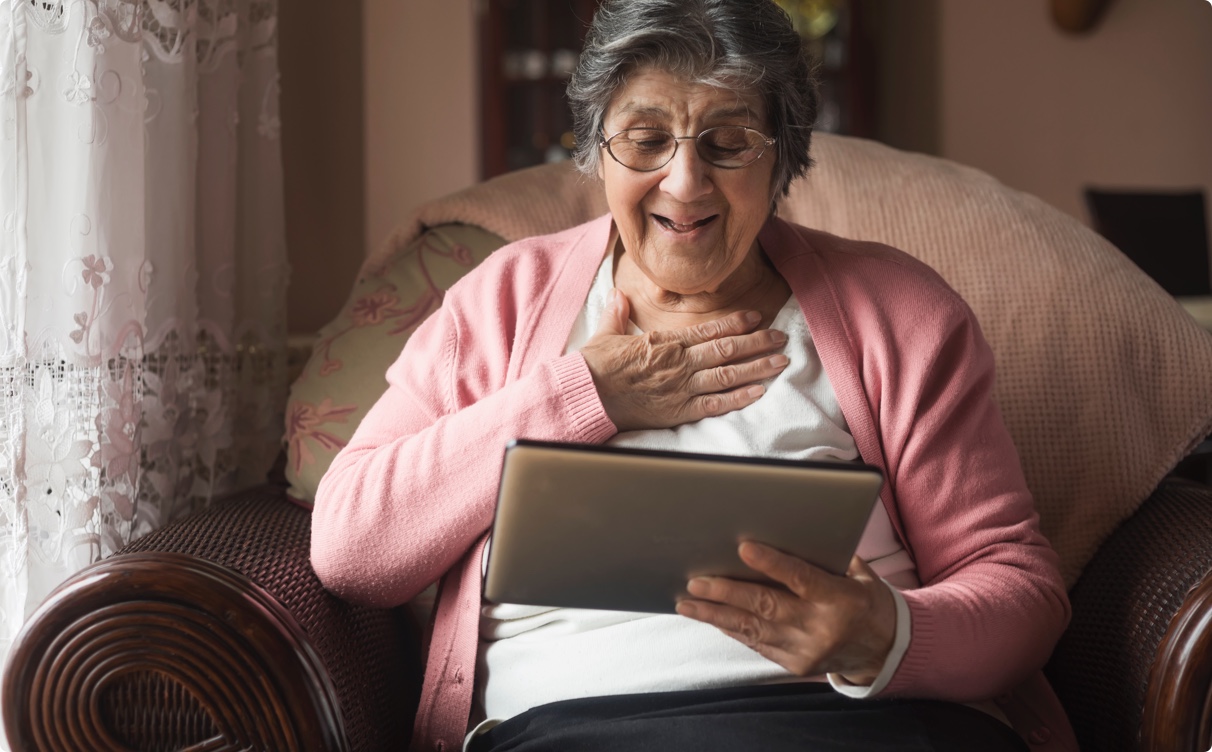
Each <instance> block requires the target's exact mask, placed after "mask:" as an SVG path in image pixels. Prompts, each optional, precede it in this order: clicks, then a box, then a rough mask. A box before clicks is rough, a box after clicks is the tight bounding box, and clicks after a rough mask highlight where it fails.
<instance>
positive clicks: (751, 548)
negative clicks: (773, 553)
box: [737, 541, 766, 559]
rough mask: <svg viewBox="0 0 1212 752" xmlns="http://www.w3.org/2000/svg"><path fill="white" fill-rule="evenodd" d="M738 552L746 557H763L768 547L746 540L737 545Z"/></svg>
mask: <svg viewBox="0 0 1212 752" xmlns="http://www.w3.org/2000/svg"><path fill="white" fill-rule="evenodd" d="M737 553H739V554H740V555H741V556H743V557H745V558H746V559H761V558H762V557H763V556H765V555H766V547H765V546H763V545H762V544H761V543H754V542H753V541H745V542H744V543H742V544H741V545H739V546H737Z"/></svg>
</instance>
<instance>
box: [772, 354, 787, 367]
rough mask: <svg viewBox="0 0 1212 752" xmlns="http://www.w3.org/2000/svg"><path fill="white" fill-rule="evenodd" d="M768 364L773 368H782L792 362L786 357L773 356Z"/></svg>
mask: <svg viewBox="0 0 1212 752" xmlns="http://www.w3.org/2000/svg"><path fill="white" fill-rule="evenodd" d="M768 362H769V363H770V367H771V368H782V367H784V366H786V365H787V364H788V363H790V362H791V358H788V357H787V356H786V355H771V356H770V360H769V361H768Z"/></svg>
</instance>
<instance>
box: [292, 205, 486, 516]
mask: <svg viewBox="0 0 1212 752" xmlns="http://www.w3.org/2000/svg"><path fill="white" fill-rule="evenodd" d="M503 243H504V241H503V240H502V239H501V238H500V237H498V236H496V235H494V234H492V233H490V232H488V231H486V230H483V229H480V228H479V227H473V226H471V225H463V224H448V225H442V226H441V227H436V228H432V229H428V230H425V231H424V232H421V233H420V234H419V235H417V236H416V237H414V238H413V239H412V240H411V241H410V242H408V243H406V244H404V245H403V246H401V247H398V248H396V249H395V252H394V253H393V254H391V255H390V256H389V257H387V263H383V264H379V265H376V266H375V267H373V268H371V267H368V268H366V269H364V270H363V271H362V273H361V274H360V275H359V276H358V279H357V281H356V282H355V283H354V287H353V290H352V291H351V292H350V294H349V299H348V300H347V301H346V302H345V306H344V307H343V308H342V309H341V313H340V314H339V315H338V316H337V318H336V319H335V320H333V321H332V322H331V323H330V324H328V325H327V326H325V327H324V328H323V329H321V330H320V332H319V334H318V338H317V340H316V342H315V344H314V345H313V347H312V354H311V357H310V358H309V359H308V361H307V363H306V364H305V365H304V366H303V371H302V373H301V374H300V376H299V377H298V379H296V381H295V382H294V384H293V386H292V387H291V390H290V397H289V399H288V401H287V404H286V436H285V442H286V451H287V466H286V479H287V481H288V482H289V483H290V490H289V492H288V493H289V495H290V497H291V499H292V500H294V501H295V502H296V503H299V504H302V505H304V506H307V507H310V506H311V505H312V504H313V502H314V501H315V496H316V487H317V486H318V485H319V483H320V478H321V476H323V475H324V472H325V471H326V470H328V466H329V464H331V463H332V460H333V458H334V457H336V455H337V452H339V451H340V450H341V448H342V447H344V446H345V444H346V443H348V442H349V439H350V437H352V436H353V432H354V429H356V428H357V427H358V423H359V422H361V420H362V417H363V416H364V415H366V412H367V411H368V410H369V409H370V407H371V405H373V404H374V403H375V402H376V401H378V399H379V397H380V396H382V395H383V392H384V391H386V390H387V379H386V374H387V368H388V366H390V365H391V364H392V363H393V362H395V360H396V358H397V357H399V355H400V350H401V349H402V348H403V347H404V343H405V342H406V341H407V340H408V336H409V335H410V334H412V332H413V330H414V329H416V327H417V325H418V324H420V323H421V322H422V321H424V320H425V317H427V316H428V315H429V314H430V313H432V312H433V311H435V310H437V308H438V306H439V305H440V304H441V302H442V294H443V292H444V291H445V290H446V289H447V288H449V287H450V286H451V285H452V284H454V283H455V281H457V280H458V279H459V278H460V277H462V276H463V275H464V274H466V273H467V271H468V270H469V269H471V268H472V267H474V266H475V265H476V264H478V263H480V262H481V261H483V260H484V258H485V257H487V256H488V254H489V253H491V252H492V251H494V250H496V249H497V248H499V247H500V246H501V245H502V244H503Z"/></svg>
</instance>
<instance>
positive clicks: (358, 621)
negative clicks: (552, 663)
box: [4, 486, 420, 752]
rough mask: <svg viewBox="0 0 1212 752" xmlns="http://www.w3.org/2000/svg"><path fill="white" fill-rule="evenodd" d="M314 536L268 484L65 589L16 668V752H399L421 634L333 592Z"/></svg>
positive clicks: (41, 611)
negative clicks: (325, 582) (319, 564)
mask: <svg viewBox="0 0 1212 752" xmlns="http://www.w3.org/2000/svg"><path fill="white" fill-rule="evenodd" d="M310 528H311V515H310V514H309V513H308V512H307V511H306V510H304V509H301V508H299V507H297V506H295V505H293V504H291V503H290V502H288V501H287V500H286V498H285V492H284V490H283V489H282V488H280V487H277V486H263V487H259V488H255V489H251V490H249V491H244V492H241V493H239V494H236V495H234V496H232V497H230V498H229V499H227V500H225V501H221V502H217V503H216V504H215V505H213V506H212V507H211V508H209V509H207V510H205V511H203V512H201V513H198V514H195V515H191V516H189V517H187V518H185V519H183V520H181V521H179V522H177V523H174V524H172V525H170V526H168V527H165V528H164V529H162V530H159V531H156V532H154V533H151V534H149V535H147V536H145V537H144V538H142V539H140V540H138V541H136V542H135V543H133V544H131V545H130V546H128V547H127V548H125V549H123V550H122V551H120V552H118V553H117V554H115V555H114V556H112V557H110V558H108V559H106V560H104V561H101V562H98V563H97V564H94V565H92V566H90V567H87V568H86V569H84V570H82V571H81V572H79V573H77V574H76V575H75V576H73V577H72V578H70V579H69V580H68V581H67V582H65V583H64V584H63V585H61V586H60V587H59V588H57V589H56V590H55V592H54V593H52V594H51V595H50V597H48V598H47V600H46V601H45V602H44V603H43V604H42V605H41V606H40V607H39V608H38V610H37V611H36V612H35V613H34V615H33V616H32V617H31V618H30V620H29V622H28V623H27V624H26V625H25V627H24V628H23V629H22V631H21V634H20V635H19V636H18V638H17V641H16V643H15V644H14V647H13V651H12V653H11V655H10V660H9V665H8V667H7V668H6V670H5V675H4V697H5V706H4V722H5V727H6V730H7V733H8V736H9V740H10V743H11V744H12V747H13V748H14V749H21V750H63V749H98V750H99V749H133V750H152V749H184V750H190V751H196V752H202V751H203V750H227V749H232V750H235V749H272V750H362V749H364V750H378V749H402V748H403V747H404V746H405V745H406V744H407V741H406V740H407V738H408V734H409V733H410V730H411V729H410V726H411V711H412V709H413V708H415V706H416V697H417V693H418V691H419V684H420V657H419V655H418V653H417V648H418V643H419V641H418V631H417V629H416V627H415V624H414V622H413V621H412V619H411V618H410V617H409V616H408V615H407V613H406V612H405V611H404V610H394V611H386V610H378V609H369V608H361V607H356V606H351V605H349V604H347V603H344V602H342V601H341V600H339V599H337V598H336V597H335V596H333V595H332V594H330V593H328V592H327V591H325V590H324V588H323V587H322V586H321V585H320V582H319V580H318V579H317V578H316V576H315V574H314V573H313V572H312V570H311V566H310V563H309V561H308V547H309V540H310Z"/></svg>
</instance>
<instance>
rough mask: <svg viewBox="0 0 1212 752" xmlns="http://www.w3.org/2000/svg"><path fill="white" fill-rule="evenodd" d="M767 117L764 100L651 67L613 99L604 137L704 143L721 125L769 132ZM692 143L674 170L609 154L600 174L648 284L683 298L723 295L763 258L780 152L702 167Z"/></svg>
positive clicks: (672, 164) (682, 145)
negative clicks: (632, 164)
mask: <svg viewBox="0 0 1212 752" xmlns="http://www.w3.org/2000/svg"><path fill="white" fill-rule="evenodd" d="M765 116H766V113H765V111H764V107H763V106H762V102H761V100H760V98H759V97H757V96H753V95H746V94H743V93H737V92H735V91H730V90H727V89H719V88H715V87H712V86H708V85H705V84H696V83H687V82H685V81H683V80H682V79H680V78H678V77H676V76H673V75H672V74H669V73H666V72H664V71H660V70H655V69H651V68H648V69H643V70H640V71H637V72H636V73H634V74H633V75H632V76H631V77H630V78H629V79H628V81H627V82H626V83H625V84H624V85H623V86H622V87H621V88H620V89H619V91H618V92H617V93H616V94H615V97H614V99H613V100H612V101H611V103H610V107H609V108H607V110H606V117H605V129H606V138H609V137H610V136H613V135H614V134H615V133H618V132H619V131H621V130H623V129H624V128H659V129H661V130H665V131H668V132H670V133H672V134H673V135H675V136H696V135H698V134H699V133H701V132H702V131H704V130H706V129H707V128H713V127H715V126H720V125H743V126H747V127H750V128H753V129H756V130H759V131H762V132H763V133H766V132H767V130H766V120H765ZM767 135H769V134H767ZM694 143H695V142H694V141H692V140H685V141H679V142H678V150H677V152H676V153H675V154H674V156H673V159H671V160H670V161H669V164H667V165H665V166H664V167H662V168H660V169H659V170H654V171H652V172H636V171H635V170H631V169H628V168H627V167H624V166H623V165H621V164H619V163H618V162H616V161H615V160H614V158H612V157H611V156H610V155H609V154H608V153H603V154H602V155H601V157H602V158H601V168H600V175H601V177H602V180H603V182H604V183H605V185H606V200H607V203H608V204H609V205H610V212H611V214H612V215H613V217H614V221H615V224H616V226H617V227H618V230H619V237H620V239H621V240H622V242H623V248H624V249H625V251H626V253H628V254H629V255H630V256H631V260H632V261H633V262H634V263H635V264H636V265H637V266H638V267H639V268H640V269H641V271H643V273H644V274H645V275H646V276H647V277H648V279H649V280H651V281H652V282H653V283H654V284H656V285H657V286H658V287H659V288H661V289H663V290H667V291H669V292H673V293H677V294H679V295H694V294H698V293H704V292H706V293H714V292H715V291H717V290H719V289H720V287H721V286H723V285H724V283H725V282H726V281H727V280H728V279H729V277H730V276H732V274H733V273H734V272H735V271H737V269H738V268H740V266H741V265H742V263H743V262H744V261H745V259H746V257H748V256H749V254H750V253H751V252H756V250H757V234H758V231H759V230H761V228H762V225H763V224H764V223H765V222H766V219H767V217H768V216H769V214H770V206H771V193H772V186H771V180H772V174H773V171H774V152H773V150H771V149H767V151H766V152H765V153H764V154H763V155H762V157H761V158H760V159H758V160H757V161H756V162H754V163H752V164H750V165H748V166H747V167H742V168H740V169H733V170H729V169H723V168H719V167H714V166H712V165H711V164H709V163H707V162H705V161H703V159H702V157H700V156H699V154H698V151H697V150H696V149H695V145H694ZM603 152H605V150H603Z"/></svg>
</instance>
